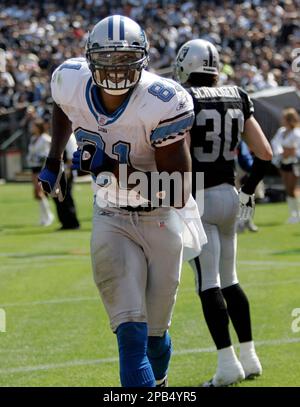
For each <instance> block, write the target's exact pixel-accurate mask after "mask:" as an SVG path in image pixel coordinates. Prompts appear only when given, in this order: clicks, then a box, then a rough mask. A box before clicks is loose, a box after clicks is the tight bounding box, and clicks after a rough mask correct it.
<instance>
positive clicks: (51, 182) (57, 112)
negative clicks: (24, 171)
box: [38, 103, 72, 201]
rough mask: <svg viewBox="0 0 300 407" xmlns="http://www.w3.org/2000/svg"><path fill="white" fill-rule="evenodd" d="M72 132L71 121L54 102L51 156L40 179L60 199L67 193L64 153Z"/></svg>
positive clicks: (49, 191)
mask: <svg viewBox="0 0 300 407" xmlns="http://www.w3.org/2000/svg"><path fill="white" fill-rule="evenodd" d="M71 133H72V126H71V122H70V120H69V119H68V117H67V116H66V115H65V113H64V112H63V111H62V109H61V108H60V107H59V106H58V105H57V104H56V103H54V105H53V113H52V140H51V147H50V152H49V156H48V158H47V159H46V163H45V166H44V168H43V169H42V171H41V173H40V174H39V177H38V179H39V181H40V182H41V184H42V188H43V190H44V191H45V192H46V193H48V194H49V195H50V196H52V197H54V198H56V197H57V198H58V199H59V201H63V200H64V197H65V195H66V187H67V181H66V176H65V173H64V165H63V160H62V154H63V151H64V149H65V147H66V144H67V142H68V139H69V137H70V135H71Z"/></svg>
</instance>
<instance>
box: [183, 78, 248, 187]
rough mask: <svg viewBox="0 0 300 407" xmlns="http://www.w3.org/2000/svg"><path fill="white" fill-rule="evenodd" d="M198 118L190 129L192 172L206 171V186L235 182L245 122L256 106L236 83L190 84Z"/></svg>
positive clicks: (196, 117)
mask: <svg viewBox="0 0 300 407" xmlns="http://www.w3.org/2000/svg"><path fill="white" fill-rule="evenodd" d="M189 92H190V94H191V95H192V97H193V100H194V110H195V121H194V125H193V128H192V130H191V154H192V163H193V173H195V172H204V188H209V187H212V186H216V185H220V184H223V183H229V184H231V185H234V158H235V156H236V149H237V145H238V143H239V141H240V139H241V134H242V133H243V131H244V123H245V121H246V120H247V119H248V118H249V117H250V116H251V115H252V114H253V112H254V108H253V103H252V102H251V100H250V98H249V96H248V94H247V93H246V92H245V91H244V90H242V89H240V88H239V87H237V86H220V87H216V88H211V87H191V88H190V89H189Z"/></svg>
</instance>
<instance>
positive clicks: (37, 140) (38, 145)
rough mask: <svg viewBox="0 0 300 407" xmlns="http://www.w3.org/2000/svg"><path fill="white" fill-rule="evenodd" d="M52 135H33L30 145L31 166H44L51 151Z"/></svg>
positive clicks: (29, 162) (28, 160)
mask: <svg viewBox="0 0 300 407" xmlns="http://www.w3.org/2000/svg"><path fill="white" fill-rule="evenodd" d="M50 144H51V137H50V136H49V134H47V133H43V134H41V135H40V136H39V137H36V136H31V138H30V141H29V145H28V154H27V157H26V159H27V164H28V166H29V167H31V168H34V167H42V166H43V165H44V162H45V160H46V157H47V156H48V154H49V151H50Z"/></svg>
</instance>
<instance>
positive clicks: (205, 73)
mask: <svg viewBox="0 0 300 407" xmlns="http://www.w3.org/2000/svg"><path fill="white" fill-rule="evenodd" d="M218 75H219V55H218V51H217V49H216V48H215V46H214V45H212V44H211V43H210V42H208V41H204V40H201V39H195V40H191V41H188V42H187V43H185V44H184V45H183V46H182V47H181V49H180V50H179V52H178V54H177V58H176V64H175V77H176V79H177V80H178V81H179V82H180V83H181V84H183V85H184V86H185V87H186V88H188V89H189V92H190V94H191V95H192V97H193V101H194V110H195V115H196V118H195V122H194V126H193V128H192V130H191V153H192V166H193V173H195V172H197V171H199V172H204V188H205V191H204V214H203V217H202V221H203V226H204V229H205V232H206V234H207V239H208V243H207V245H205V246H204V248H203V250H202V252H201V254H200V256H199V257H197V258H195V259H194V261H192V262H191V263H193V264H192V266H193V268H194V271H195V276H196V283H197V291H198V293H199V296H200V298H201V302H202V308H203V312H204V316H205V319H206V322H207V325H208V328H209V330H210V333H211V335H212V337H213V340H214V342H215V345H216V347H217V350H218V367H217V372H216V374H215V375H214V377H213V379H212V380H211V381H209V382H208V383H206V384H205V385H208V386H224V385H229V384H231V383H234V382H238V381H240V380H242V379H244V378H245V376H246V377H249V376H253V375H260V374H261V373H262V368H261V364H260V362H259V359H258V357H257V355H256V352H255V348H254V343H253V340H252V333H251V322H250V310H249V303H248V300H247V297H246V295H245V293H244V291H243V290H242V288H241V286H240V285H239V282H238V278H237V274H236V231H235V229H236V218H237V215H238V212H239V214H240V216H241V217H242V218H245V219H246V218H247V217H248V216H250V215H251V212H252V210H253V205H254V200H253V194H254V190H255V187H256V185H257V184H258V182H259V181H260V180H261V179H262V178H263V175H264V172H265V168H266V166H267V165H268V162H269V161H270V160H271V158H272V150H271V148H270V145H269V143H268V141H267V139H266V138H265V136H264V134H263V132H262V130H261V128H260V126H259V124H258V123H257V122H256V120H255V119H254V117H253V105H252V102H251V100H250V99H249V97H248V95H247V93H245V92H244V91H243V90H242V89H240V88H238V87H237V86H221V87H217V86H216V84H217V80H218ZM241 137H242V138H243V139H244V140H245V141H246V143H247V144H248V146H249V147H250V149H251V150H252V151H253V152H254V154H255V156H256V158H255V160H254V164H253V167H252V172H251V174H250V176H249V179H248V181H247V183H246V184H245V185H243V186H242V188H241V191H240V192H239V194H238V192H237V191H236V189H235V187H234V157H235V154H236V147H237V144H238V142H239V140H240V139H241ZM194 192H195V191H194ZM229 318H230V319H231V321H232V323H233V326H234V328H235V330H236V333H237V335H238V338H239V342H240V361H239V360H238V358H237V357H236V354H235V352H234V349H233V347H232V344H231V339H230V335H229V329H228V328H229V327H228V325H229Z"/></svg>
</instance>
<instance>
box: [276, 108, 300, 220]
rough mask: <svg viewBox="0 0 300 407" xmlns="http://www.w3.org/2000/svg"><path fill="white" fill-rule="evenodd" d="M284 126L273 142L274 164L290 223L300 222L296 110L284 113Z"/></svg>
mask: <svg viewBox="0 0 300 407" xmlns="http://www.w3.org/2000/svg"><path fill="white" fill-rule="evenodd" d="M282 125H283V127H280V129H278V131H277V133H276V134H275V136H274V138H273V139H272V141H271V145H272V148H273V154H274V158H273V164H274V165H275V166H276V167H277V168H279V171H280V174H281V177H282V180H283V183H284V186H285V190H286V193H287V203H288V207H289V211H290V217H289V219H288V223H298V222H300V202H299V196H298V194H297V179H298V177H299V176H300V171H299V170H300V167H299V159H300V117H299V114H298V113H297V112H296V110H295V109H294V108H288V109H285V110H284V111H283V116H282Z"/></svg>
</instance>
